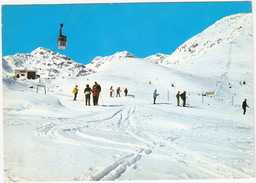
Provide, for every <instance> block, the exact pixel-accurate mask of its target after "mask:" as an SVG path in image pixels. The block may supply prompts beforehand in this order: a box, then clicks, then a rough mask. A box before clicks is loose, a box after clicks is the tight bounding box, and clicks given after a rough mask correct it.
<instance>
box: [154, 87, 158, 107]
mask: <svg viewBox="0 0 256 183" xmlns="http://www.w3.org/2000/svg"><path fill="white" fill-rule="evenodd" d="M158 95H159V94H158V93H157V90H155V91H154V93H153V99H154V102H153V104H156V97H157V96H158Z"/></svg>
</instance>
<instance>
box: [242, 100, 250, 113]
mask: <svg viewBox="0 0 256 183" xmlns="http://www.w3.org/2000/svg"><path fill="white" fill-rule="evenodd" d="M246 107H249V106H248V105H247V99H244V101H243V103H242V108H243V110H244V115H245V113H246Z"/></svg>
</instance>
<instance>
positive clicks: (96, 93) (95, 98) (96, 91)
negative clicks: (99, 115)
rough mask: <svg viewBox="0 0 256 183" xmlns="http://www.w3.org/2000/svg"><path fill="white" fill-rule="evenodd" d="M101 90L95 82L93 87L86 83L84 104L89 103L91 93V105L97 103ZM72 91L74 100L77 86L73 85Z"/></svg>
mask: <svg viewBox="0 0 256 183" xmlns="http://www.w3.org/2000/svg"><path fill="white" fill-rule="evenodd" d="M100 92H101V86H100V85H99V84H98V83H97V82H95V83H94V85H93V87H92V88H91V87H90V86H89V85H88V84H87V85H86V88H85V89H84V94H85V105H89V106H90V105H91V103H90V101H91V94H92V96H93V105H98V101H99V96H100ZM72 93H73V94H74V99H73V100H76V97H77V94H78V86H77V85H75V88H74V89H73V91H72Z"/></svg>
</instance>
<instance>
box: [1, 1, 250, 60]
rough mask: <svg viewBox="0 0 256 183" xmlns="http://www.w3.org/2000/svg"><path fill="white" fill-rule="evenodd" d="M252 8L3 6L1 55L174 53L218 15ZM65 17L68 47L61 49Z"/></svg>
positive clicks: (237, 5) (83, 57) (211, 5)
mask: <svg viewBox="0 0 256 183" xmlns="http://www.w3.org/2000/svg"><path fill="white" fill-rule="evenodd" d="M88 7H89V10H88ZM86 10H88V11H87V12H86ZM85 12H86V14H85V15H84V16H82V15H83V14H84V13H85ZM250 12H252V5H251V2H192V3H184V2H183V3H125V4H93V5H89V4H74V5H71V4H66V5H3V7H2V24H3V27H2V51H3V53H2V54H3V56H6V55H13V54H15V53H30V52H31V51H33V50H34V49H36V48H38V47H44V48H49V49H50V50H52V51H54V52H59V53H61V54H64V55H66V56H68V57H70V58H71V59H73V60H74V61H75V62H78V63H83V64H87V63H89V62H91V61H92V60H93V59H94V58H95V57H96V56H109V55H112V54H114V53H116V52H120V51H128V52H130V53H132V54H134V55H135V56H137V57H139V58H145V57H147V56H150V55H154V54H157V53H163V54H168V55H170V54H171V53H172V52H173V51H175V49H176V48H177V47H179V46H180V45H181V44H182V43H184V42H185V41H187V40H188V39H189V38H191V37H193V36H195V35H196V34H198V33H200V32H202V31H203V30H204V29H206V28H207V27H209V26H210V25H212V24H213V23H215V22H216V21H217V20H219V19H221V18H223V17H225V16H229V15H232V14H237V13H250ZM64 21H65V23H64V27H63V29H62V33H63V35H66V36H67V38H68V47H67V49H66V50H58V49H57V37H58V35H59V27H60V23H63V22H64Z"/></svg>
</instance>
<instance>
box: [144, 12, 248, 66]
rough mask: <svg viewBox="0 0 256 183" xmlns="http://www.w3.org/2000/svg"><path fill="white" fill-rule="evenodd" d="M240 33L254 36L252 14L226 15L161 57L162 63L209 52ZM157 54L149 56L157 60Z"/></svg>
mask: <svg viewBox="0 0 256 183" xmlns="http://www.w3.org/2000/svg"><path fill="white" fill-rule="evenodd" d="M240 35H243V36H244V37H251V38H252V14H251V13H248V14H236V15H231V16H228V17H224V18H222V19H221V20H219V21H217V22H216V23H215V24H213V25H211V26H210V27H209V28H207V29H205V30H204V31H203V32H202V33H199V34H198V35H196V36H194V37H192V38H191V39H189V40H188V41H186V42H185V43H183V44H182V45H181V46H180V47H178V48H177V49H176V51H175V52H173V53H172V54H171V55H169V56H166V57H165V58H164V59H162V58H160V59H159V62H158V63H159V64H161V65H166V66H169V65H175V64H179V63H182V62H184V61H186V60H190V59H192V58H196V57H198V56H200V55H204V54H208V53H209V52H211V50H212V49H216V48H218V47H220V46H222V44H228V43H232V42H233V41H234V40H236V39H237V37H239V36H240ZM155 57H156V56H155V55H153V56H150V57H147V59H149V60H153V61H155Z"/></svg>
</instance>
